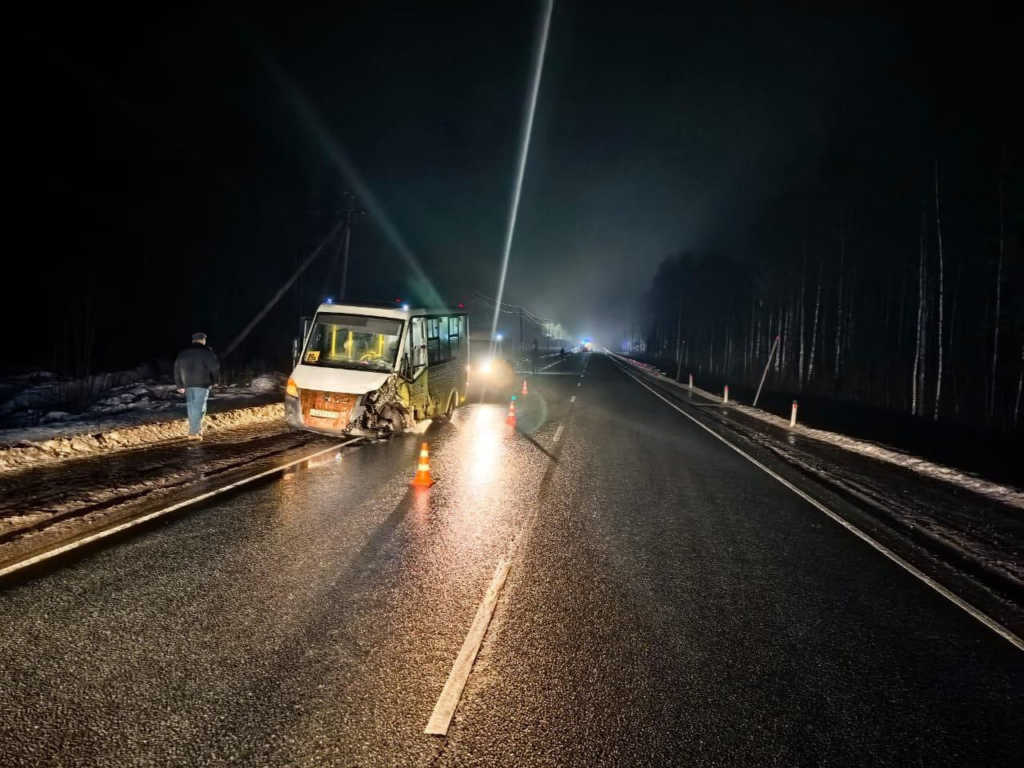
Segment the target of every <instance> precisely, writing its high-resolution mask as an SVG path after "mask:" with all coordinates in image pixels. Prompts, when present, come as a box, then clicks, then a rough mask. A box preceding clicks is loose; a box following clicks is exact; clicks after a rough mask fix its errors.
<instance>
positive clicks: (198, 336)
mask: <svg viewBox="0 0 1024 768" xmlns="http://www.w3.org/2000/svg"><path fill="white" fill-rule="evenodd" d="M192 341H206V334H205V333H203V332H202V331H196V332H195V333H193V334H192Z"/></svg>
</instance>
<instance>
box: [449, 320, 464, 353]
mask: <svg viewBox="0 0 1024 768" xmlns="http://www.w3.org/2000/svg"><path fill="white" fill-rule="evenodd" d="M461 346H462V317H461V316H459V315H456V316H455V317H449V318H448V349H449V350H451V356H452V357H455V356H456V355H457V354H458V353H459V347H461Z"/></svg>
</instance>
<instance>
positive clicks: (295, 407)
mask: <svg viewBox="0 0 1024 768" xmlns="http://www.w3.org/2000/svg"><path fill="white" fill-rule="evenodd" d="M293 390H294V394H293ZM402 394H403V393H402V387H401V386H400V379H399V378H398V377H397V376H389V377H388V378H387V380H386V381H385V382H384V384H383V385H382V386H381V387H380V388H379V389H376V390H372V391H370V392H367V393H366V394H363V395H354V394H349V393H345V392H327V391H320V390H314V389H299V388H297V387H294V388H290V389H289V392H288V393H287V394H286V395H285V403H284V406H285V407H284V411H285V419H286V420H287V421H288V423H289V424H290V425H291V426H293V427H296V428H298V429H306V430H310V431H312V432H319V433H321V434H326V435H335V436H344V435H366V436H374V437H383V436H385V435H388V434H391V433H393V432H401V431H404V430H406V429H411V428H412V427H413V426H414V421H413V417H412V410H411V409H410V408H409V407H408V405H407V402H406V398H403V396H402Z"/></svg>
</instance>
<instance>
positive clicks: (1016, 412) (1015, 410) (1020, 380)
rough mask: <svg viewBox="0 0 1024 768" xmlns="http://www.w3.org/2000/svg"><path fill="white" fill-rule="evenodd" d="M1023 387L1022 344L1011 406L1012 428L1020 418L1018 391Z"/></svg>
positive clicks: (1022, 345)
mask: <svg viewBox="0 0 1024 768" xmlns="http://www.w3.org/2000/svg"><path fill="white" fill-rule="evenodd" d="M1021 385H1024V344H1021V346H1020V373H1018V374H1017V400H1016V402H1014V404H1013V426H1015V427H1016V426H1017V424H1018V423H1019V422H1018V419H1019V418H1020V390H1021Z"/></svg>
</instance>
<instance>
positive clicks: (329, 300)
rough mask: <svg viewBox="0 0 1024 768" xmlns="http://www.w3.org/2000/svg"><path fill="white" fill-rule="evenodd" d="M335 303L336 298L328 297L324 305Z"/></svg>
mask: <svg viewBox="0 0 1024 768" xmlns="http://www.w3.org/2000/svg"><path fill="white" fill-rule="evenodd" d="M333 303H334V297H332V296H328V297H327V298H326V299H324V304H333Z"/></svg>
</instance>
